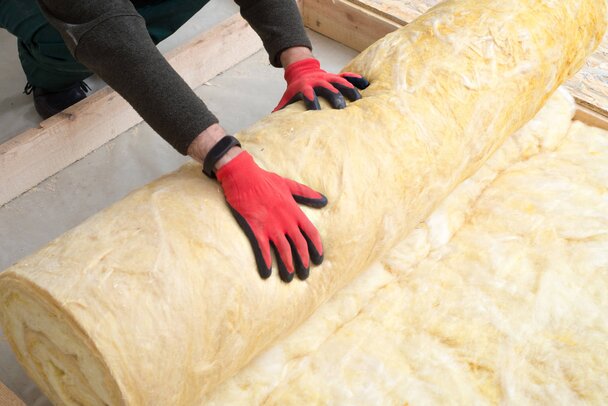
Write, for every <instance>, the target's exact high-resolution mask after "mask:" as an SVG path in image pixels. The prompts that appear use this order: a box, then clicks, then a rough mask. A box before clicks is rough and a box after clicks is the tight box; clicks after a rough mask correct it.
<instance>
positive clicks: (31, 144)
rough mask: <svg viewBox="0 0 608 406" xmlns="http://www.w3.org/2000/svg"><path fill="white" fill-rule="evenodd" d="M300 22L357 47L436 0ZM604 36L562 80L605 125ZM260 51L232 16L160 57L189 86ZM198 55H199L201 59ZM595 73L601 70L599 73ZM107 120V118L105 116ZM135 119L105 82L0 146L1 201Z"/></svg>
mask: <svg viewBox="0 0 608 406" xmlns="http://www.w3.org/2000/svg"><path fill="white" fill-rule="evenodd" d="M295 1H296V2H297V3H298V6H299V7H300V11H301V13H302V17H303V20H304V24H305V25H306V26H307V27H308V28H310V29H311V30H313V31H316V32H318V33H320V34H322V35H325V36H327V37H329V38H330V39H333V40H334V41H337V42H339V43H342V44H344V45H346V46H349V47H351V48H353V49H355V50H357V51H361V50H363V49H365V48H367V47H368V46H369V45H371V44H372V43H374V42H375V41H377V40H378V39H380V38H382V37H383V36H385V35H386V34H388V33H390V32H392V31H394V30H396V29H398V28H400V27H402V26H403V25H406V24H408V23H409V22H411V21H413V20H414V19H415V18H416V17H418V16H419V15H420V14H422V13H424V12H425V11H426V10H428V9H429V8H431V7H432V6H433V5H435V4H437V3H440V2H441V1H440V0H399V1H397V0H295ZM606 44H608V40H607V39H605V40H604V42H603V43H602V45H601V46H600V49H599V50H598V52H596V53H595V54H593V55H592V57H591V58H589V59H590V60H589V62H588V63H587V66H586V67H585V68H583V70H582V71H581V72H579V73H578V74H577V75H576V76H575V78H574V79H573V80H571V81H570V82H568V83H567V84H566V87H567V88H568V90H569V91H570V92H571V93H572V95H573V96H574V98H575V99H576V102H577V111H576V114H575V116H574V119H575V120H579V121H582V122H584V123H586V124H589V125H592V126H595V127H599V128H602V129H605V130H608V83H606V82H605V81H604V80H603V76H604V74H603V71H602V70H601V69H600V68H598V66H608V52H607V51H605V50H606V49H608V46H607V45H606ZM261 49H262V43H261V41H260V40H259V38H258V37H257V35H256V34H255V33H254V32H253V30H252V29H251V28H250V27H249V25H248V24H247V23H246V22H245V21H244V20H243V19H242V18H241V17H240V16H239V15H238V14H237V15H234V16H232V17H230V18H228V19H226V20H225V21H224V22H222V23H220V24H218V25H216V26H215V27H213V28H212V29H210V30H208V31H206V32H204V33H201V34H199V35H198V36H197V37H195V38H194V39H193V40H191V41H190V42H188V43H186V44H184V45H182V46H181V47H179V48H177V49H175V50H173V51H171V52H170V53H169V54H167V55H166V57H167V59H168V60H169V62H170V63H171V65H172V66H173V67H174V68H175V69H176V70H177V72H178V73H179V74H180V75H182V77H183V78H184V79H185V80H186V82H187V83H188V85H190V86H191V87H193V88H195V87H198V86H200V85H202V84H203V83H205V82H206V81H208V80H210V79H211V78H213V77H215V76H217V75H218V74H220V73H221V72H223V71H225V70H227V69H229V68H230V67H232V66H234V65H236V64H237V63H239V62H241V61H242V60H244V59H246V58H247V57H249V56H251V55H253V54H254V53H256V52H257V51H259V50H261ZM203 56H204V57H203ZM604 60H605V61H606V62H607V63H606V65H603V62H604ZM598 71H600V74H598V73H597V72H598ZM107 117H112V118H113V119H112V120H107ZM141 121H142V119H141V117H140V116H139V115H138V114H137V113H136V112H135V111H134V110H133V109H132V108H131V107H130V106H129V104H128V103H127V102H126V101H125V100H124V99H123V98H122V97H120V96H119V95H118V94H117V93H116V92H114V91H113V90H112V89H110V88H108V87H106V88H104V89H101V90H99V91H98V92H96V93H94V94H93V95H91V96H90V97H87V98H86V99H84V100H83V101H81V102H79V103H77V104H75V105H74V106H72V107H70V108H68V109H66V110H65V111H63V112H62V113H60V114H57V115H56V116H53V117H51V118H49V119H48V120H44V121H43V122H41V123H40V126H39V127H38V128H33V129H30V130H27V131H25V132H23V133H21V134H19V135H16V136H15V137H13V138H12V139H10V140H8V141H6V142H4V143H3V144H0V185H1V187H0V206H2V205H4V204H5V203H7V202H9V201H11V200H12V199H14V198H16V197H17V196H19V195H21V194H22V193H24V192H26V191H28V190H30V189H31V188H33V187H34V186H36V185H37V184H39V183H40V182H42V181H44V180H45V179H47V178H48V177H50V176H52V175H54V174H55V173H57V172H59V171H60V170H62V169H64V168H66V167H67V166H69V165H71V164H72V163H74V162H76V161H77V160H79V159H81V158H83V157H84V156H85V155H87V154H89V153H90V152H92V151H94V150H95V149H97V148H99V147H101V146H102V145H103V144H105V143H106V142H108V141H110V140H112V139H113V138H115V137H117V136H118V135H119V134H121V133H123V132H125V131H127V130H128V129H129V128H131V127H133V126H135V125H137V124H139V123H140V122H141Z"/></svg>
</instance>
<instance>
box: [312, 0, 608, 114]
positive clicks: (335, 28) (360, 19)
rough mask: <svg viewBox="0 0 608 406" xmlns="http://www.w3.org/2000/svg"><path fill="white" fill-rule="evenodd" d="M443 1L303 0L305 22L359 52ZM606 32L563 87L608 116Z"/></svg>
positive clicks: (590, 108)
mask: <svg viewBox="0 0 608 406" xmlns="http://www.w3.org/2000/svg"><path fill="white" fill-rule="evenodd" d="M441 2H442V0H304V23H305V24H306V25H307V26H308V27H309V28H310V29H312V30H313V31H317V32H319V33H321V34H323V35H325V36H328V37H329V38H332V39H334V40H336V41H338V42H342V43H343V44H345V45H348V46H350V47H351V48H353V49H355V50H357V51H362V50H364V49H365V48H367V47H368V46H370V45H371V44H372V43H374V42H375V41H377V40H378V39H380V38H382V37H383V36H384V35H386V34H388V33H389V32H391V31H393V30H395V29H397V28H399V27H401V26H403V25H405V24H408V23H410V22H412V21H413V20H414V19H416V18H417V17H418V16H420V15H421V14H423V13H425V12H426V11H427V10H428V9H430V8H431V7H433V6H435V5H436V4H438V3H441ZM607 67H608V35H607V36H605V37H604V40H603V41H602V43H601V44H600V46H599V48H598V50H597V51H596V52H595V53H594V54H593V55H591V56H590V57H589V58H588V59H587V61H586V63H585V66H584V67H583V68H582V69H581V70H580V71H579V72H578V73H577V74H576V75H575V76H574V77H573V78H572V79H570V80H569V81H567V82H566V83H565V84H564V86H565V87H566V88H567V89H568V90H569V91H570V93H571V94H572V95H573V96H574V98H575V100H576V101H577V103H578V104H579V105H580V106H583V107H585V108H587V109H589V110H593V111H595V112H597V113H599V114H601V115H603V116H606V117H608V70H606V69H607Z"/></svg>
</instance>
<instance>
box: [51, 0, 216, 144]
mask: <svg viewBox="0 0 608 406" xmlns="http://www.w3.org/2000/svg"><path fill="white" fill-rule="evenodd" d="M39 4H40V6H41V9H42V11H43V13H44V14H45V15H46V17H47V18H48V19H49V21H50V23H51V24H52V25H53V26H54V27H55V28H56V29H57V30H58V31H59V32H60V33H61V35H62V37H63V39H64V41H65V42H66V44H67V45H68V48H69V49H70V51H71V52H72V54H73V55H74V57H75V58H76V60H77V61H78V62H80V63H82V64H83V65H85V66H86V67H87V68H88V69H90V70H91V71H92V72H94V73H96V74H98V75H99V76H100V77H101V78H102V79H103V80H104V81H105V82H106V83H107V84H108V85H110V86H111V87H112V88H113V89H114V90H116V91H117V92H118V93H119V94H120V95H121V96H122V97H124V98H125V99H126V100H127V101H128V102H129V103H130V104H131V105H132V106H133V108H134V109H135V110H136V111H137V112H138V113H139V114H140V115H141V116H142V118H143V119H144V120H145V121H146V122H147V123H148V124H149V125H150V126H151V127H152V128H153V129H154V130H155V131H156V132H157V133H158V134H160V136H161V137H163V138H164V139H165V140H166V141H167V142H169V143H170V144H171V145H172V146H173V147H174V148H175V149H176V150H178V151H179V152H180V153H182V154H184V155H185V154H186V153H187V150H188V146H189V145H190V143H191V142H192V140H194V138H196V136H197V135H198V134H200V133H201V132H202V131H203V130H205V129H206V128H207V127H209V126H210V125H212V124H215V123H217V122H218V120H217V118H216V117H215V116H214V115H213V114H212V113H211V112H210V111H209V110H208V109H207V107H206V106H205V104H204V103H203V101H202V100H201V99H199V98H198V96H196V94H195V93H194V92H193V91H192V89H190V87H189V86H188V85H187V84H186V82H185V81H184V80H183V79H182V78H181V77H180V76H179V75H178V74H177V72H175V70H174V69H173V68H172V67H171V66H170V65H169V63H168V62H167V60H166V59H165V58H164V57H163V56H162V54H161V53H160V52H159V51H158V49H157V48H156V46H155V45H154V43H153V42H152V39H151V38H150V36H149V34H148V31H147V29H146V24H145V21H144V19H143V18H142V17H141V16H140V15H139V14H138V13H137V11H136V10H135V8H134V7H133V5H132V4H131V2H130V1H128V0H39Z"/></svg>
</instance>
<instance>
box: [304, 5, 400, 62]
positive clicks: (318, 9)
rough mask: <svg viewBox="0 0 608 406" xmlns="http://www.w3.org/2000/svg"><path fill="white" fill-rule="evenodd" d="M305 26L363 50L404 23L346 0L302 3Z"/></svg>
mask: <svg viewBox="0 0 608 406" xmlns="http://www.w3.org/2000/svg"><path fill="white" fill-rule="evenodd" d="M302 11H303V13H302V17H303V19H304V24H305V25H306V26H307V27H308V28H310V29H311V30H313V31H316V32H318V33H320V34H323V35H325V36H327V37H329V38H331V39H333V40H335V41H338V42H340V43H342V44H344V45H346V46H349V47H351V48H353V49H355V50H357V51H362V50H364V49H365V48H367V47H368V46H370V45H371V44H372V43H374V42H375V41H376V40H378V39H380V38H382V37H384V36H385V35H386V34H388V33H390V32H392V31H395V30H396V29H397V28H399V27H401V24H399V23H396V22H394V21H391V20H389V19H387V18H384V17H382V16H379V15H377V14H374V12H373V11H370V10H368V9H366V8H364V7H360V6H357V5H355V4H353V3H351V2H349V1H344V0H303V7H302Z"/></svg>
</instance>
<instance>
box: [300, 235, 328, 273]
mask: <svg viewBox="0 0 608 406" xmlns="http://www.w3.org/2000/svg"><path fill="white" fill-rule="evenodd" d="M300 231H301V232H302V235H303V236H304V238H305V239H306V243H307V244H308V253H309V254H310V261H311V262H312V263H313V264H315V265H321V264H322V263H323V254H319V251H317V248H316V247H315V245H314V244H313V242H312V240H311V239H310V238H309V237H308V235H307V234H306V233H305V232H304V230H302V229H301V228H300Z"/></svg>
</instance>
